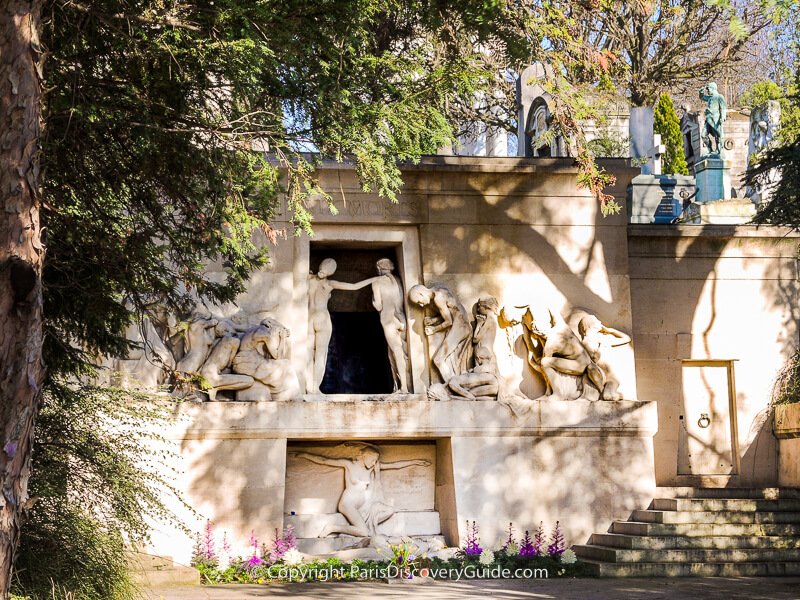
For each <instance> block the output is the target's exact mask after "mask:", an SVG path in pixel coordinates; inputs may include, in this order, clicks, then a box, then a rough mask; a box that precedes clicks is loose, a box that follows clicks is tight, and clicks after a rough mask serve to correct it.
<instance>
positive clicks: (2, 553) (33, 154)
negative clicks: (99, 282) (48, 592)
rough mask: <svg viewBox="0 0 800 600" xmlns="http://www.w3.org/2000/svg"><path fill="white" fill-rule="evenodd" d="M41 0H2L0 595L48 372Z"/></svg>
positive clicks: (24, 501)
mask: <svg viewBox="0 0 800 600" xmlns="http://www.w3.org/2000/svg"><path fill="white" fill-rule="evenodd" d="M40 14H41V0H32V1H31V0H29V1H27V2H26V1H22V0H4V1H3V2H0V201H2V204H3V209H2V212H1V213H0V435H1V436H2V437H1V438H0V444H2V448H0V478H2V488H0V597H2V598H7V597H8V587H9V583H10V578H11V569H12V566H13V560H14V554H15V552H16V549H17V546H18V543H19V536H20V527H21V525H22V521H23V518H24V516H25V512H26V510H27V508H28V477H29V475H30V464H31V441H32V440H31V438H32V434H33V425H34V419H35V418H36V414H37V412H38V407H39V399H40V390H41V387H42V382H43V380H44V365H43V363H42V262H43V260H44V248H43V247H42V243H41V228H40V226H39V190H38V171H39V169H38V154H39V145H38V144H39V133H40V119H41V108H40V101H41V86H40V76H39V71H38V70H37V69H38V66H39V60H40V48H39V36H38V29H39V26H40Z"/></svg>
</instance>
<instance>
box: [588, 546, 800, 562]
mask: <svg viewBox="0 0 800 600" xmlns="http://www.w3.org/2000/svg"><path fill="white" fill-rule="evenodd" d="M572 549H573V550H574V551H575V554H577V555H578V556H579V557H580V558H589V559H592V560H598V561H603V562H612V563H636V562H647V563H739V562H744V563H766V562H790V561H792V560H798V559H800V555H798V552H797V550H796V549H794V548H790V549H775V548H733V549H726V550H722V549H718V548H682V549H671V550H658V549H657V550H626V549H621V548H609V547H607V546H596V545H577V546H573V548H572Z"/></svg>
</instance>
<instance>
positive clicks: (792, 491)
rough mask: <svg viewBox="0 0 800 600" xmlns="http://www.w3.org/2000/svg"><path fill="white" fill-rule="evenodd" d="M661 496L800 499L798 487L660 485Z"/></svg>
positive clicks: (658, 489)
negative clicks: (692, 486)
mask: <svg viewBox="0 0 800 600" xmlns="http://www.w3.org/2000/svg"><path fill="white" fill-rule="evenodd" d="M657 492H658V494H659V497H664V498H722V499H726V498H727V499H736V498H744V499H748V498H749V499H762V500H778V499H800V489H797V488H690V487H659V488H657Z"/></svg>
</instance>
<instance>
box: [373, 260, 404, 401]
mask: <svg viewBox="0 0 800 600" xmlns="http://www.w3.org/2000/svg"><path fill="white" fill-rule="evenodd" d="M375 266H376V268H377V270H378V277H376V278H375V279H373V280H372V306H373V307H374V308H375V310H377V311H378V312H379V313H380V317H381V326H382V327H383V335H384V337H385V338H386V345H387V346H388V348H389V365H390V366H391V368H392V378H393V379H394V391H395V392H401V393H407V392H408V383H407V379H408V374H407V372H408V354H407V352H406V313H405V310H404V308H403V288H402V286H401V285H400V281H399V280H398V279H397V277H395V276H394V274H393V273H392V271H394V263H393V262H392V261H391V260H389V259H388V258H382V259H380V260H379V261H378V262H377V263H376V264H375Z"/></svg>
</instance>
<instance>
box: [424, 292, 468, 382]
mask: <svg viewBox="0 0 800 600" xmlns="http://www.w3.org/2000/svg"><path fill="white" fill-rule="evenodd" d="M408 299H409V300H410V301H411V302H413V303H414V304H416V305H417V306H419V307H420V308H423V309H424V308H425V307H428V306H430V307H431V308H432V309H433V310H434V311H435V313H436V314H435V315H434V316H428V317H425V319H424V321H423V323H424V324H425V335H426V336H428V338H429V343H430V345H431V354H432V356H431V361H432V362H433V364H434V365H435V366H436V369H437V370H438V371H439V375H440V376H441V378H442V381H443V382H445V383H446V382H448V381H450V380H451V379H452V378H453V377H455V376H456V375H461V374H462V373H465V372H467V371H468V370H469V366H470V362H471V359H472V327H470V323H469V317H468V316H467V311H466V309H465V308H464V306H463V305H462V304H461V302H459V301H458V298H456V296H455V294H453V292H451V291H450V290H448V289H447V288H446V287H444V286H443V285H432V286H431V287H430V288H428V287H425V286H424V285H415V286H414V287H412V288H411V289H410V290H409V291H408Z"/></svg>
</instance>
